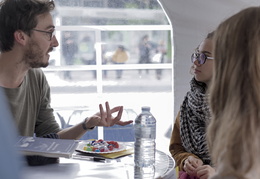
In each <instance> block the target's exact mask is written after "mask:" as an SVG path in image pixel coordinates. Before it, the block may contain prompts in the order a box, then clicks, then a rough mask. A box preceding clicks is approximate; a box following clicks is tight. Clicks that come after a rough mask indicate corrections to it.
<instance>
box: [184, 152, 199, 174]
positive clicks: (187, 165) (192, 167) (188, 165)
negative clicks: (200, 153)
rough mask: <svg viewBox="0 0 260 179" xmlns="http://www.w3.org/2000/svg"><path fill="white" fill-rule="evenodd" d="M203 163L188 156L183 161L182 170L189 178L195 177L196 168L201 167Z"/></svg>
mask: <svg viewBox="0 0 260 179" xmlns="http://www.w3.org/2000/svg"><path fill="white" fill-rule="evenodd" d="M202 165H203V162H202V160H201V159H197V158H195V157H193V156H189V157H188V158H187V159H186V160H185V161H184V166H183V169H184V171H186V172H187V173H188V174H189V175H191V176H196V175H197V170H196V169H197V168H198V167H200V166H202Z"/></svg>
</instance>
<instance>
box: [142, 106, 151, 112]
mask: <svg viewBox="0 0 260 179" xmlns="http://www.w3.org/2000/svg"><path fill="white" fill-rule="evenodd" d="M150 109H151V108H150V107H149V106H143V107H142V111H150Z"/></svg>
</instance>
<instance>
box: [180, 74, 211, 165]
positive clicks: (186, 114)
mask: <svg viewBox="0 0 260 179" xmlns="http://www.w3.org/2000/svg"><path fill="white" fill-rule="evenodd" d="M190 86H191V90H190V91H189V92H187V94H186V96H185V99H184V101H183V104H182V106H181V109H180V134H181V140H182V144H183V147H184V148H185V150H186V151H187V152H190V153H193V154H195V155H197V156H198V157H199V158H200V159H201V160H202V161H203V163H204V164H210V163H211V161H210V157H209V152H208V147H207V142H206V126H207V124H208V122H209V120H210V110H209V105H208V99H207V94H206V87H207V86H206V84H205V83H202V82H198V81H196V80H195V78H192V80H191V82H190Z"/></svg>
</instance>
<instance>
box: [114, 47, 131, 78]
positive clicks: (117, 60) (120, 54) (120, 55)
mask: <svg viewBox="0 0 260 179" xmlns="http://www.w3.org/2000/svg"><path fill="white" fill-rule="evenodd" d="M128 58H129V54H128V52H127V51H126V49H125V47H124V46H123V45H119V46H118V48H117V49H116V51H115V53H114V54H113V56H112V62H113V63H114V64H125V62H126V61H127V60H128ZM122 74H123V70H122V69H119V70H116V78H117V79H120V78H121V77H122Z"/></svg>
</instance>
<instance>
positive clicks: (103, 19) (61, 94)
mask: <svg viewBox="0 0 260 179" xmlns="http://www.w3.org/2000/svg"><path fill="white" fill-rule="evenodd" d="M55 3H56V7H57V8H56V11H55V13H54V15H53V16H54V21H55V24H56V38H57V39H58V41H59V43H60V45H59V46H58V47H57V48H55V49H54V51H53V52H51V56H50V65H49V67H48V68H45V69H43V70H44V72H45V74H46V76H47V78H48V81H49V84H50V86H51V91H52V93H51V94H52V107H53V108H54V109H55V111H56V112H57V116H58V117H57V118H58V119H62V121H59V122H60V123H61V124H62V125H63V126H69V125H70V124H72V123H73V124H75V123H77V122H79V121H82V120H83V118H85V117H86V114H87V115H92V114H94V113H95V112H97V111H98V110H99V109H98V105H99V104H100V103H102V104H104V102H105V101H109V102H110V106H111V107H115V106H118V105H123V106H124V109H125V110H124V115H123V117H122V120H130V119H131V120H134V119H135V117H136V115H137V114H138V113H140V112H141V106H147V105H148V106H151V112H152V113H153V114H154V116H155V117H156V119H157V141H156V142H157V149H159V150H162V151H164V152H168V144H169V133H168V132H169V130H170V129H171V124H172V121H173V110H172V109H173V99H172V97H173V95H172V74H173V71H172V70H173V65H172V60H171V56H172V51H171V50H172V48H171V47H172V44H171V40H170V39H171V26H170V25H169V23H168V21H167V18H166V16H165V14H164V12H163V10H162V9H161V7H160V5H159V4H158V2H157V1H156V0H150V1H135V0H126V1H121V0H120V1H119V0H77V1H75V0H56V1H55ZM146 35H147V36H148V41H143V40H142V39H143V37H144V36H146ZM143 42H144V43H143ZM140 43H143V46H144V47H143V48H141V49H145V48H146V50H140V48H139V46H140ZM122 47H123V51H125V52H124V53H126V54H127V55H126V56H127V57H125V55H122V53H119V52H118V51H120V50H122ZM116 51H117V53H115V52H116ZM147 51H148V52H149V53H148V52H147ZM147 53H148V56H149V58H148V59H147V57H142V58H141V55H143V54H146V55H147ZM115 54H117V55H115ZM118 54H121V55H118ZM161 54H163V55H161ZM115 56H120V57H119V58H117V57H115ZM162 57H163V58H162ZM75 111H76V112H79V113H77V115H76V116H75ZM127 111H132V112H131V113H129V112H127ZM58 114H59V115H58ZM78 114H82V115H78ZM133 114H134V115H133ZM58 119H57V120H58ZM72 120H74V121H72ZM68 123H70V124H68ZM96 133H97V134H98V138H103V137H104V131H103V129H102V128H98V131H95V135H96ZM87 137H88V136H87V135H86V136H84V137H83V139H86V138H87ZM104 138H105V137H104Z"/></svg>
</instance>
